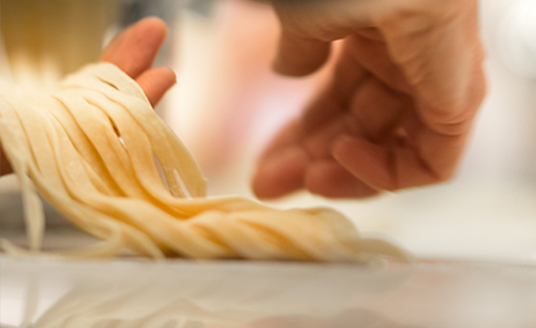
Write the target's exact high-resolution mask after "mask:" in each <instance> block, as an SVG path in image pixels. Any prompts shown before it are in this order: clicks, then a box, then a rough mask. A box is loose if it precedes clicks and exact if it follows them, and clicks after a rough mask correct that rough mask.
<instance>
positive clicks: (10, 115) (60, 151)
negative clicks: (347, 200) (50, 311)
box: [0, 63, 409, 262]
mask: <svg viewBox="0 0 536 328" xmlns="http://www.w3.org/2000/svg"><path fill="white" fill-rule="evenodd" d="M0 140H1V143H2V146H3V149H4V151H5V154H6V156H7V158H8V159H9V161H10V163H11V165H12V167H13V170H14V172H15V173H16V174H17V176H18V178H19V180H20V184H21V189H22V197H23V202H24V210H25V212H24V213H25V214H24V215H25V220H26V227H27V234H28V240H29V245H30V246H29V247H30V249H29V250H22V249H20V248H18V247H16V246H15V245H13V244H12V243H10V242H9V241H3V248H4V249H5V250H6V251H8V252H10V253H14V254H17V253H20V252H23V251H24V252H27V253H28V252H30V253H38V252H39V249H40V245H41V242H42V239H43V236H44V222H45V217H44V212H43V205H42V202H41V199H40V197H39V195H41V196H42V197H43V198H45V199H46V200H47V201H48V202H49V203H50V204H51V205H52V206H54V207H55V208H56V209H57V210H58V211H59V212H61V213H62V214H63V215H64V216H65V217H66V218H68V219H69V220H70V221H72V222H73V223H74V224H76V225H77V226H78V227H80V228H81V229H82V230H84V231H85V232H87V233H89V234H90V235H92V236H94V237H96V238H98V239H100V240H103V241H105V242H104V243H98V244H97V245H96V246H95V247H93V248H90V249H84V250H70V251H69V252H68V254H70V255H76V256H83V257H99V256H116V255H119V254H122V252H124V250H130V251H133V252H135V253H136V254H138V255H141V256H146V257H152V258H165V257H185V258H200V259H255V260H303V261H343V262H368V261H371V260H374V259H378V258H392V259H396V260H408V259H409V255H408V254H407V253H406V252H404V251H403V250H401V249H400V248H398V247H396V246H395V245H393V244H391V243H389V242H386V241H383V240H380V239H367V238H363V237H361V236H360V234H359V233H358V231H357V230H356V228H355V227H354V225H353V223H352V222H351V221H350V220H348V219H347V218H346V217H344V216H343V215H341V214H339V213H338V212H336V211H334V210H331V209H326V208H314V209H289V210H281V209H274V208H270V207H268V206H265V205H263V204H261V203H259V202H256V201H253V200H248V199H245V198H238V197H206V195H205V189H206V180H205V178H204V177H203V175H202V173H201V171H200V169H199V167H198V165H197V163H196V162H195V160H194V159H193V158H192V156H191V154H190V153H189V152H188V150H187V149H186V148H185V147H184V145H183V144H182V143H181V141H180V140H179V139H178V138H177V136H176V135H175V134H174V133H173V132H172V130H171V129H170V128H169V127H168V126H167V125H166V124H165V123H164V122H163V121H162V120H161V119H160V118H159V117H158V116H157V115H156V113H155V112H154V110H153V109H152V107H151V104H150V103H149V101H148V99H147V98H146V96H145V94H144V93H143V90H142V89H141V88H140V87H139V85H138V84H137V83H136V82H135V81H134V80H132V79H131V78H130V77H128V76H127V75H126V74H125V73H123V72H122V71H121V70H120V69H119V68H117V67H116V66H114V65H112V64H108V63H98V64H93V65H89V66H87V67H85V68H83V69H82V70H80V71H79V72H77V73H75V74H73V75H71V76H69V77H67V78H66V79H65V80H64V81H63V82H62V83H61V84H60V85H59V86H58V88H57V89H56V90H54V91H53V92H50V93H36V92H26V91H23V90H18V89H15V88H13V87H12V86H8V85H4V86H1V89H0Z"/></svg>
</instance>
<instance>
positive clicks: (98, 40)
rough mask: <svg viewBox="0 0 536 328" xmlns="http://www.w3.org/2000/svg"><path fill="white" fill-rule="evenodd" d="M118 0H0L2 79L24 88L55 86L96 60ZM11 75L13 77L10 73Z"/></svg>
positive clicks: (112, 21)
mask: <svg viewBox="0 0 536 328" xmlns="http://www.w3.org/2000/svg"><path fill="white" fill-rule="evenodd" d="M119 9H120V2H119V1H110V0H77V1H71V0H47V1H44V0H1V1H0V26H1V32H2V39H3V46H4V51H5V53H4V56H6V57H7V58H6V59H7V61H8V63H9V66H10V68H11V72H5V71H2V72H0V76H2V77H4V78H8V77H11V78H12V79H13V81H14V82H16V83H17V84H19V85H22V86H26V87H51V86H53V85H54V84H55V83H56V82H57V81H58V80H60V79H61V77H63V76H65V75H66V74H68V73H71V72H73V71H75V70H76V69H78V68H80V67H81V66H83V65H84V64H86V63H89V62H92V61H95V60H97V59H98V57H99V54H100V53H101V50H102V46H103V42H104V38H105V34H106V32H107V30H108V28H109V27H110V26H112V24H113V23H114V22H115V21H116V20H117V18H118V15H119ZM10 75H11V76H10Z"/></svg>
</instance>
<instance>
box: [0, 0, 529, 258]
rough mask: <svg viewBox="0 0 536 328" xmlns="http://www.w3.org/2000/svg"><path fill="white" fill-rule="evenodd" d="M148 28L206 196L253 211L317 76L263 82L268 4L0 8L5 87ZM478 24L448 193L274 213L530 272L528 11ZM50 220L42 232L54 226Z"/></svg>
mask: <svg viewBox="0 0 536 328" xmlns="http://www.w3.org/2000/svg"><path fill="white" fill-rule="evenodd" d="M148 15H156V16H159V17H162V18H163V19H165V20H166V21H167V22H168V24H169V26H170V35H169V37H168V40H167V41H166V44H165V46H164V49H163V51H162V53H161V55H160V57H159V58H158V63H157V64H158V65H167V66H171V67H172V68H174V69H175V71H176V72H177V74H178V78H179V79H178V84H177V85H176V86H175V87H174V88H173V89H172V90H171V91H170V92H169V94H168V95H167V97H166V98H165V100H164V101H163V102H162V103H161V104H160V105H159V106H158V108H157V110H158V112H159V113H160V115H162V116H163V117H164V118H165V120H166V121H167V122H168V124H169V125H170V126H171V127H172V128H173V129H174V130H175V132H176V133H177V134H178V135H179V136H180V137H181V139H182V140H183V141H184V142H185V144H186V145H187V146H188V147H189V148H190V150H191V151H192V153H193V154H194V157H196V158H197V159H198V161H199V163H200V165H201V167H202V169H203V171H204V172H205V174H206V176H207V177H208V179H209V192H210V194H211V195H230V194H232V195H242V196H246V197H253V195H252V194H251V191H250V187H249V182H250V177H251V174H252V172H253V169H254V167H255V161H256V158H257V156H258V155H259V152H260V151H262V149H263V147H264V145H265V144H266V143H267V142H268V140H270V137H271V136H273V135H274V134H275V133H276V132H277V130H278V128H279V127H280V126H281V125H282V124H284V122H286V121H287V120H288V119H290V118H291V117H294V116H296V115H298V113H299V112H300V110H301V108H302V106H303V105H304V104H305V103H306V102H307V99H308V98H309V97H310V96H311V94H313V93H314V91H315V88H316V87H317V85H318V83H319V82H320V81H321V80H322V76H323V73H322V72H320V73H319V74H317V75H314V76H311V77H308V78H304V79H291V78H284V77H281V76H276V75H275V74H273V73H272V72H271V71H270V63H271V60H272V57H273V54H274V51H275V44H276V42H277V37H278V24H277V20H276V18H275V16H274V14H273V12H272V11H271V8H270V7H269V5H268V4H266V3H262V2H253V1H247V0H225V1H224V0H190V1H188V0H151V1H143V0H141V1H135V0H114V1H111V0H47V1H44V0H1V1H0V27H1V32H2V42H1V43H0V47H1V48H0V54H1V56H0V75H2V76H3V78H5V79H11V80H12V81H14V82H15V83H18V84H21V85H25V86H29V87H35V86H41V87H50V86H53V85H54V83H55V82H56V81H57V80H58V79H59V78H61V77H62V76H63V75H64V74H66V73H69V72H72V71H74V70H75V69H77V68H78V67H80V66H81V65H83V64H84V63H87V62H90V61H94V60H95V59H97V58H98V55H99V53H100V52H101V49H102V47H103V46H104V45H105V44H106V43H107V42H108V41H109V40H110V39H111V38H113V36H114V35H116V33H117V31H119V30H121V29H122V28H124V27H125V26H127V25H129V24H131V23H133V22H134V21H136V20H138V19H140V18H141V17H144V16H148ZM481 23H482V37H483V39H484V42H485V44H486V47H487V51H488V59H487V62H486V68H487V74H488V80H489V94H488V96H487V98H486V101H485V103H484V105H483V107H482V109H481V111H480V114H479V117H478V120H477V124H476V126H475V129H474V133H473V137H472V139H471V142H470V145H469V147H468V149H467V152H466V156H465V158H464V160H463V161H462V164H461V166H460V170H459V174H458V175H457V176H456V178H455V179H453V180H452V181H451V182H449V183H446V184H442V185H439V186H434V187H427V188H420V189H413V190H408V191H403V192H399V193H396V194H385V195H383V196H381V197H378V198H374V199H368V200H359V201H356V200H344V201H341V200H338V201H332V200H326V199H323V198H320V197H316V196H313V195H309V194H307V193H300V194H296V195H292V196H290V197H287V198H285V199H282V200H278V201H275V202H271V204H272V205H274V206H278V207H303V206H330V207H335V208H337V209H338V210H340V211H342V212H344V213H345V214H346V215H348V216H349V217H350V218H351V219H352V220H354V221H355V222H356V224H357V226H358V228H359V229H360V230H361V231H363V232H364V233H370V234H382V235H383V236H386V237H387V238H390V239H392V240H394V241H396V242H398V243H399V244H401V245H403V246H404V247H406V248H407V249H409V250H410V251H413V252H414V253H416V254H417V255H418V256H420V257H425V258H426V257H429V258H458V259H472V260H475V259H477V260H503V261H536V238H535V237H536V117H535V114H534V113H535V111H536V92H535V91H536V0H485V1H484V0H483V1H481ZM15 185H16V183H15V181H14V180H13V178H12V177H7V178H2V179H0V190H2V194H0V224H1V226H0V228H2V229H3V230H4V231H6V229H8V228H9V229H11V228H13V227H17V226H20V225H21V224H22V219H21V214H20V201H19V199H18V196H17V192H16V186H15ZM47 211H48V212H49V217H50V222H51V223H49V225H54V224H55V223H54V222H56V224H57V225H59V226H61V223H59V222H61V219H60V220H58V221H55V220H56V219H55V218H56V216H57V215H56V214H54V212H53V210H52V209H48V210H47Z"/></svg>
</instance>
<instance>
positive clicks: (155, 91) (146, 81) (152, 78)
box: [136, 67, 177, 107]
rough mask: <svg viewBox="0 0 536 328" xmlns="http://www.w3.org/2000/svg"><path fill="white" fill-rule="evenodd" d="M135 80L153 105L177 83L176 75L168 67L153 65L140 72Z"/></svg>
mask: <svg viewBox="0 0 536 328" xmlns="http://www.w3.org/2000/svg"><path fill="white" fill-rule="evenodd" d="M136 82H137V83H138V84H139V85H140V87H141V88H142V89H143V91H144V92H145V95H146V96H147V99H149V102H150V103H151V105H152V106H153V107H154V106H155V105H156V104H158V102H160V100H161V99H162V97H163V96H164V95H165V94H166V92H167V91H168V90H169V89H170V88H171V87H172V86H173V85H175V84H176V83H177V75H176V74H175V72H174V71H173V70H172V69H170V68H168V67H154V68H151V69H149V70H147V71H145V72H144V73H142V74H141V75H140V76H139V77H138V78H137V79H136Z"/></svg>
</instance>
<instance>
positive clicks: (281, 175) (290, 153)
mask: <svg viewBox="0 0 536 328" xmlns="http://www.w3.org/2000/svg"><path fill="white" fill-rule="evenodd" d="M275 155H276V156H271V157H268V158H267V159H266V160H265V161H264V162H262V164H261V165H260V166H259V168H258V170H257V173H256V175H255V177H254V178H253V185H252V188H253V192H254V193H255V195H256V196H257V197H259V198H276V197H281V196H284V195H287V194H289V193H292V192H294V191H296V190H299V189H302V188H303V187H304V178H305V171H306V169H307V166H308V163H309V156H308V155H307V154H306V152H305V150H304V149H302V148H300V147H288V148H286V149H284V150H280V151H279V152H278V153H277V154H275Z"/></svg>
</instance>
